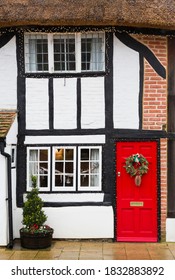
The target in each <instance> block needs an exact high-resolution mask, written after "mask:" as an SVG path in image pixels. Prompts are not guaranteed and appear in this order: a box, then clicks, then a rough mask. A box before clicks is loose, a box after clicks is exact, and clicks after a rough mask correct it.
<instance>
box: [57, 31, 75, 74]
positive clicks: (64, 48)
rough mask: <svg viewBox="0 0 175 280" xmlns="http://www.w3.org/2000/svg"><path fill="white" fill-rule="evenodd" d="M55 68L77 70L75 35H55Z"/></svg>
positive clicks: (58, 69)
mask: <svg viewBox="0 0 175 280" xmlns="http://www.w3.org/2000/svg"><path fill="white" fill-rule="evenodd" d="M54 70H55V71H74V70H75V36H74V35H69V34H68V35H67V36H66V35H55V36H54Z"/></svg>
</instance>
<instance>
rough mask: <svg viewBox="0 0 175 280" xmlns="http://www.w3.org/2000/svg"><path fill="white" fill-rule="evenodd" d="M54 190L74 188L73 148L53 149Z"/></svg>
mask: <svg viewBox="0 0 175 280" xmlns="http://www.w3.org/2000/svg"><path fill="white" fill-rule="evenodd" d="M54 183H55V186H54V189H55V190H56V189H57V190H60V188H62V190H66V189H70V190H71V189H73V188H75V148H66V147H57V148H54Z"/></svg>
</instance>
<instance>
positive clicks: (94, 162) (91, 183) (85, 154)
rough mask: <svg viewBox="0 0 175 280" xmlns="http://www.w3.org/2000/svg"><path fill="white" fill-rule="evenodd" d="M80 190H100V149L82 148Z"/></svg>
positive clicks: (80, 150)
mask: <svg viewBox="0 0 175 280" xmlns="http://www.w3.org/2000/svg"><path fill="white" fill-rule="evenodd" d="M79 152H80V157H79V158H80V162H79V167H80V168H79V176H80V180H79V181H80V186H79V187H80V189H83V188H85V189H87V188H89V189H92V190H93V188H94V187H95V188H100V185H101V184H100V173H101V172H100V167H101V160H100V148H80V149H79Z"/></svg>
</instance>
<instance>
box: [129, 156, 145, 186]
mask: <svg viewBox="0 0 175 280" xmlns="http://www.w3.org/2000/svg"><path fill="white" fill-rule="evenodd" d="M148 164H149V163H148V161H147V159H146V158H145V157H144V156H143V155H142V154H139V153H137V154H133V155H131V156H129V157H128V158H127V159H126V165H125V166H124V168H126V172H127V173H128V174H130V176H131V177H134V176H135V184H136V185H137V186H140V184H141V176H142V175H143V174H146V173H147V172H148Z"/></svg>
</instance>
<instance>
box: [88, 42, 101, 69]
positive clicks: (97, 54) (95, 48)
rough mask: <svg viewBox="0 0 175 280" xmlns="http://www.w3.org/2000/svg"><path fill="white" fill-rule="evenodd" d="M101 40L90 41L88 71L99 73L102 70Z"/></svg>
mask: <svg viewBox="0 0 175 280" xmlns="http://www.w3.org/2000/svg"><path fill="white" fill-rule="evenodd" d="M102 61H103V58H102V39H101V38H92V39H91V53H90V70H92V71H100V70H103V69H102V67H103V66H102Z"/></svg>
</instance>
